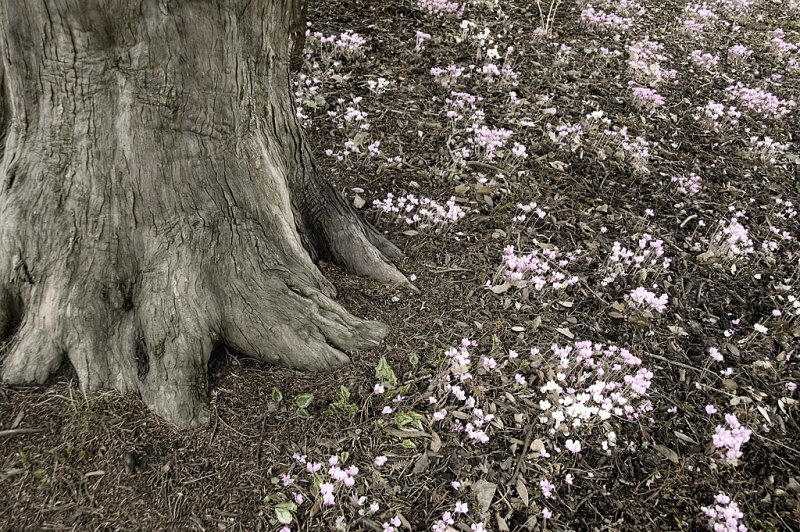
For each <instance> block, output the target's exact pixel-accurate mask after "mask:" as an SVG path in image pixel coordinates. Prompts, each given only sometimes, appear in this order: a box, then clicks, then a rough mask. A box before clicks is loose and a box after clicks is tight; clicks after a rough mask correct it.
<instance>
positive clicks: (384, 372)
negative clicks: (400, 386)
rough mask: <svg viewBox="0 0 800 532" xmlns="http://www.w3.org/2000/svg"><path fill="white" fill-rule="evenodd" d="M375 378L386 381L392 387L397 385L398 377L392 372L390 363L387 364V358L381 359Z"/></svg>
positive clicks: (376, 368)
mask: <svg viewBox="0 0 800 532" xmlns="http://www.w3.org/2000/svg"><path fill="white" fill-rule="evenodd" d="M375 378H376V379H380V380H382V381H386V382H388V383H389V384H391V385H392V386H395V385H397V376H396V375H395V374H394V371H392V368H391V366H389V363H388V362H386V357H381V359H380V360H379V361H378V365H377V366H376V367H375Z"/></svg>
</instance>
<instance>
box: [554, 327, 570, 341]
mask: <svg viewBox="0 0 800 532" xmlns="http://www.w3.org/2000/svg"><path fill="white" fill-rule="evenodd" d="M556 332H559V333H561V334H563V335H564V336H566V337H567V338H569V339H570V340H572V339H573V338H575V335H574V334H572V331H570V330H569V328H568V327H559V328H558V329H556Z"/></svg>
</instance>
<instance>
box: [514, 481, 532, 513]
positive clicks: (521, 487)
mask: <svg viewBox="0 0 800 532" xmlns="http://www.w3.org/2000/svg"><path fill="white" fill-rule="evenodd" d="M515 487H516V488H517V493H518V494H519V498H520V499H521V500H522V504H524V505H525V507H526V508H527V506H528V503H529V502H530V498H529V497H528V488H527V487H526V486H525V480H524V479H523V478H522V477H519V478H517V485H516V486H515Z"/></svg>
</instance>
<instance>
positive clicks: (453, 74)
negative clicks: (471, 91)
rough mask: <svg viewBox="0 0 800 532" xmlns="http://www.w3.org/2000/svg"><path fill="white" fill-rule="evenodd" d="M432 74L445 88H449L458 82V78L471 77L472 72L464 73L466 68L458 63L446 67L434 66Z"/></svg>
mask: <svg viewBox="0 0 800 532" xmlns="http://www.w3.org/2000/svg"><path fill="white" fill-rule="evenodd" d="M431 75H432V76H433V77H434V78H435V79H436V81H437V82H438V83H439V84H440V85H441V86H442V87H445V88H448V87H450V86H452V85H454V84H455V83H456V80H458V79H459V78H461V77H462V76H463V77H464V78H469V77H470V73H469V72H467V73H464V69H463V68H462V67H460V66H457V65H449V66H447V67H445V68H439V67H433V68H431Z"/></svg>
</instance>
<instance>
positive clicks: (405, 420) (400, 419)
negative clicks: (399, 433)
mask: <svg viewBox="0 0 800 532" xmlns="http://www.w3.org/2000/svg"><path fill="white" fill-rule="evenodd" d="M421 419H422V414H420V413H418V412H413V411H412V412H396V413H395V415H394V423H395V425H397V428H403V427H405V426H406V425H411V426H412V427H414V428H415V429H417V430H422V421H421Z"/></svg>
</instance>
